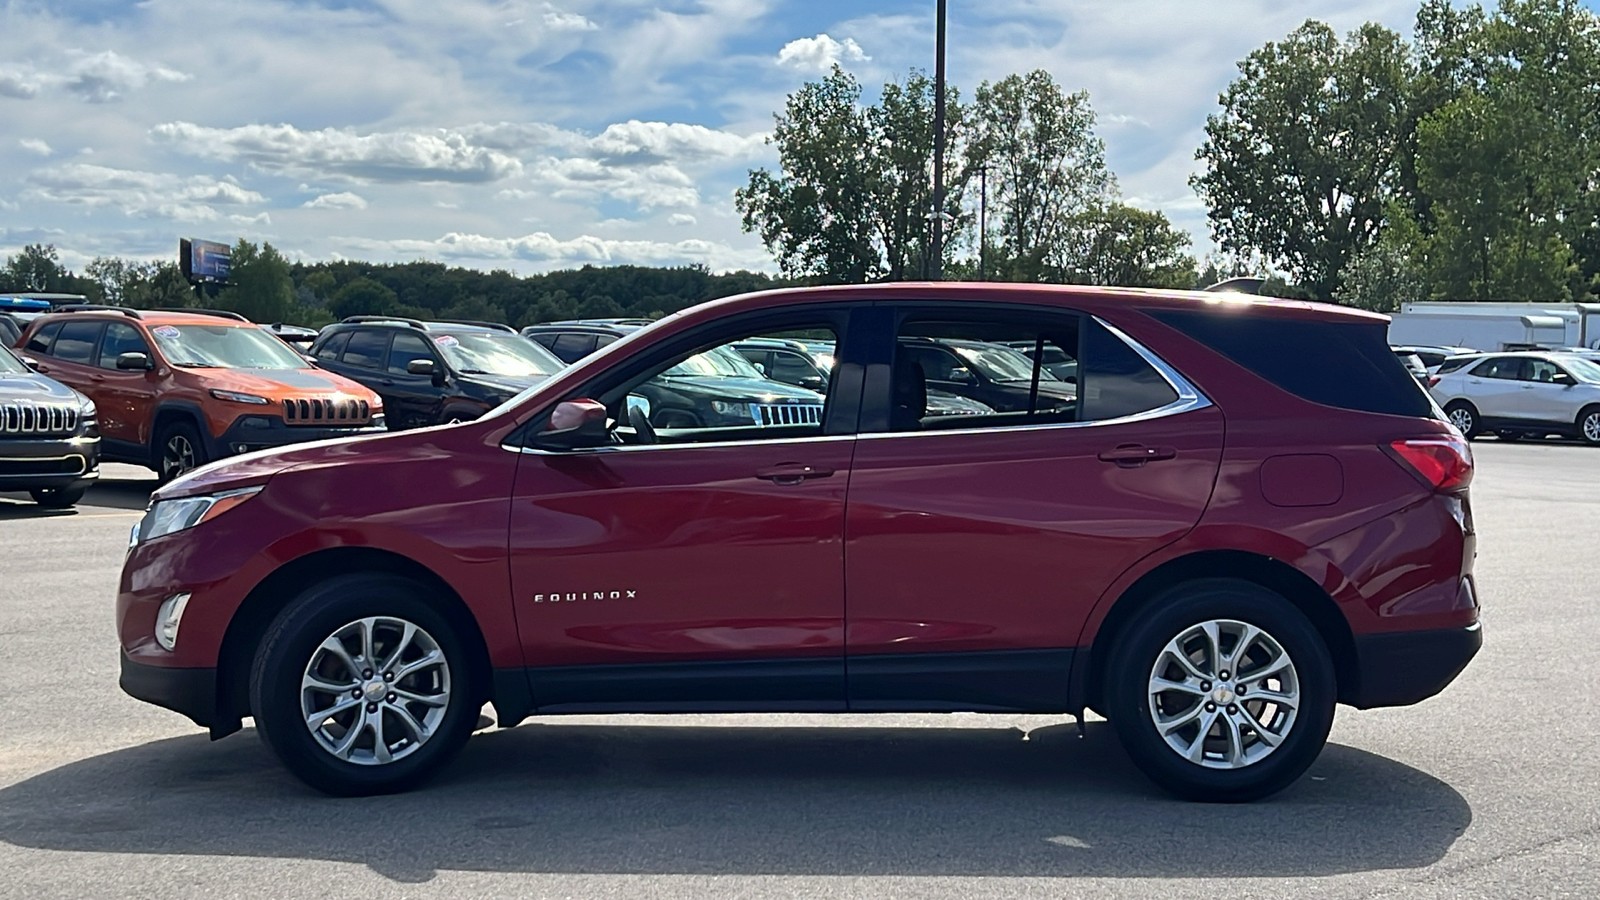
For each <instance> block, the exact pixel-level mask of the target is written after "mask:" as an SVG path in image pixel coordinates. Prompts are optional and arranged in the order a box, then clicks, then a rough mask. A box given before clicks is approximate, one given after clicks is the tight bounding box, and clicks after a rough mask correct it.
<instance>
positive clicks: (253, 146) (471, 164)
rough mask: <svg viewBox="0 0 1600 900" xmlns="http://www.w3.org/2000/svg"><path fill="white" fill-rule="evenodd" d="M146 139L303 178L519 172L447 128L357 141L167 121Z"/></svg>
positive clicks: (472, 176)
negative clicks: (151, 138) (150, 137)
mask: <svg viewBox="0 0 1600 900" xmlns="http://www.w3.org/2000/svg"><path fill="white" fill-rule="evenodd" d="M150 134H151V136H152V137H153V138H155V139H156V140H158V141H163V142H166V143H169V144H171V145H172V146H173V147H174V148H176V149H178V150H180V151H182V152H184V153H189V154H193V155H195V156H200V157H203V158H208V159H218V160H223V161H227V162H233V161H242V162H245V163H248V164H249V165H251V166H253V167H255V168H257V169H260V170H262V171H265V172H271V173H275V174H281V175H292V176H296V177H305V178H328V179H342V180H351V181H358V182H365V181H423V182H427V181H454V182H489V181H499V180H501V179H503V178H508V177H511V176H514V175H516V174H518V173H520V172H521V170H522V164H521V163H520V162H519V161H518V160H516V159H515V158H514V157H511V156H507V155H506V154H504V153H500V152H498V151H496V150H490V149H488V148H487V147H482V146H478V145H475V144H474V143H472V141H471V140H470V139H468V138H467V136H465V135H464V134H462V133H460V132H458V131H451V130H449V129H444V128H438V129H433V130H429V131H386V132H374V133H372V134H365V135H359V134H355V133H354V132H351V131H347V130H342V129H337V128H324V129H322V130H320V131H302V130H300V129H299V128H296V127H295V126H293V125H244V126H241V127H238V128H207V127H205V126H201V125H195V124H193V123H190V122H168V123H166V124H163V125H157V126H156V127H155V128H152V129H151V130H150Z"/></svg>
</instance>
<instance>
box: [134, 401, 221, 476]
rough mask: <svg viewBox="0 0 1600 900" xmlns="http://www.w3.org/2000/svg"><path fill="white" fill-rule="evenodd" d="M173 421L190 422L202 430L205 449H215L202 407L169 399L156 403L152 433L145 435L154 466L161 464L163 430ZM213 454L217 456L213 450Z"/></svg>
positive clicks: (151, 427) (201, 438) (151, 426)
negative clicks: (160, 443)
mask: <svg viewBox="0 0 1600 900" xmlns="http://www.w3.org/2000/svg"><path fill="white" fill-rule="evenodd" d="M173 422H188V423H189V424H190V425H193V426H194V427H195V429H196V430H197V431H199V432H200V440H202V441H204V442H205V443H206V448H205V449H206V450H207V451H208V452H211V451H214V450H215V448H214V447H212V446H211V443H212V440H213V439H212V437H211V431H210V429H209V428H207V427H206V417H205V413H204V412H202V411H201V409H200V407H198V406H196V405H194V404H192V403H186V402H182V401H174V400H168V401H167V402H165V403H158V404H156V409H155V415H153V416H151V417H150V433H149V434H148V435H147V436H146V437H145V444H146V446H147V447H148V449H149V456H150V466H151V467H152V468H153V467H156V466H158V465H160V462H161V458H160V453H161V447H160V445H159V442H160V440H161V431H162V429H164V428H166V427H167V426H168V425H170V424H172V423H173ZM212 455H213V456H215V453H214V452H213V453H212Z"/></svg>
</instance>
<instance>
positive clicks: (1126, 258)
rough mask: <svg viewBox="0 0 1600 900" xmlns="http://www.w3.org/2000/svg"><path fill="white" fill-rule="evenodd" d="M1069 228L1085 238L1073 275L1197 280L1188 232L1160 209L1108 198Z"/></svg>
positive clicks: (1129, 280) (1166, 282)
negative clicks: (1179, 227) (1108, 201)
mask: <svg viewBox="0 0 1600 900" xmlns="http://www.w3.org/2000/svg"><path fill="white" fill-rule="evenodd" d="M1073 230H1074V231H1075V232H1076V233H1077V234H1079V235H1080V236H1081V240H1082V241H1083V246H1082V248H1081V249H1080V251H1079V252H1078V253H1077V254H1076V256H1077V259H1076V261H1075V262H1074V265H1073V270H1074V275H1075V276H1076V278H1075V280H1078V281H1082V282H1083V283H1086V284H1109V285H1117V286H1120V287H1159V288H1181V289H1184V290H1188V289H1191V288H1193V287H1194V285H1195V279H1196V278H1197V277H1198V276H1197V274H1196V271H1195V269H1196V265H1195V260H1194V257H1193V256H1191V255H1189V253H1188V252H1187V250H1188V247H1189V243H1190V238H1189V235H1188V234H1187V233H1185V232H1182V231H1179V230H1178V229H1176V228H1173V227H1172V223H1171V222H1170V221H1168V220H1167V217H1166V215H1164V214H1163V213H1161V212H1158V211H1155V210H1143V209H1136V208H1134V207H1132V206H1128V205H1127V204H1125V203H1110V204H1107V205H1104V206H1098V207H1095V208H1094V209H1092V210H1090V211H1089V212H1087V213H1085V214H1084V215H1082V216H1080V217H1079V219H1078V221H1077V222H1076V223H1075V225H1074V228H1073Z"/></svg>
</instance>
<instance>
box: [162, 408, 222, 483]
mask: <svg viewBox="0 0 1600 900" xmlns="http://www.w3.org/2000/svg"><path fill="white" fill-rule="evenodd" d="M155 449H156V452H155V457H156V475H157V476H159V477H160V479H161V482H162V483H163V484H165V483H166V482H168V481H171V480H172V479H174V478H177V477H178V476H180V475H183V474H184V473H186V472H189V471H191V470H193V469H198V468H200V467H201V466H203V465H205V464H206V463H208V462H210V461H211V457H210V454H208V453H207V452H206V445H205V442H204V441H202V440H201V439H200V430H199V429H198V428H195V427H194V424H193V423H191V422H185V421H177V422H171V423H169V424H167V425H166V426H165V427H163V428H162V429H161V432H160V434H158V435H157V436H156V448H155Z"/></svg>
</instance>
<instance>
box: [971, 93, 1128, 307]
mask: <svg viewBox="0 0 1600 900" xmlns="http://www.w3.org/2000/svg"><path fill="white" fill-rule="evenodd" d="M971 118H972V137H971V142H970V144H969V146H968V148H967V160H968V169H969V171H976V169H977V167H979V166H984V167H986V168H987V170H988V173H989V176H988V182H989V205H990V208H991V210H992V212H991V214H990V219H991V220H992V221H995V222H997V223H998V225H997V229H996V230H997V231H998V232H999V234H1000V235H1001V238H1000V240H999V241H992V240H990V239H989V238H988V237H987V236H980V237H979V240H984V241H989V245H990V246H992V247H994V250H993V251H991V256H992V257H993V259H994V261H993V264H992V265H991V266H990V271H992V272H994V273H996V274H997V275H998V276H999V278H1000V279H1002V280H1011V281H1061V280H1067V278H1068V277H1070V276H1069V275H1067V274H1066V273H1067V272H1068V271H1069V270H1070V269H1071V268H1072V267H1073V263H1074V259H1073V248H1074V247H1075V246H1080V247H1081V245H1082V243H1083V242H1082V240H1081V239H1079V238H1081V225H1082V222H1083V221H1084V218H1083V217H1084V216H1086V215H1087V214H1089V213H1090V212H1091V211H1092V210H1094V209H1096V208H1099V207H1101V206H1104V205H1106V204H1108V203H1109V202H1110V201H1111V200H1113V199H1114V197H1115V195H1116V179H1115V178H1114V177H1113V176H1112V174H1111V171H1110V169H1108V168H1107V167H1106V162H1105V144H1104V142H1102V141H1101V140H1100V139H1099V138H1098V137H1096V136H1095V133H1094V124H1095V114H1094V109H1093V107H1091V106H1090V104H1089V95H1088V93H1087V92H1084V91H1079V92H1077V93H1072V94H1068V93H1065V92H1064V91H1062V89H1061V88H1060V87H1059V86H1058V85H1057V84H1056V82H1055V79H1054V78H1052V77H1051V76H1050V74H1049V73H1048V72H1045V71H1043V70H1037V71H1034V72H1030V73H1028V74H1027V75H1011V76H1008V77H1006V78H1003V79H1001V80H1000V81H998V82H996V83H994V84H989V83H988V82H985V83H983V84H982V85H980V86H979V87H978V90H977V94H976V100H975V101H974V108H973V110H972V113H971Z"/></svg>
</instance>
